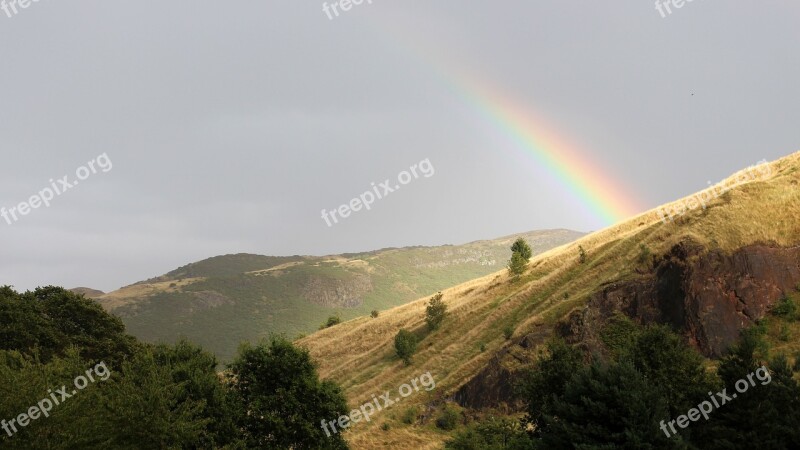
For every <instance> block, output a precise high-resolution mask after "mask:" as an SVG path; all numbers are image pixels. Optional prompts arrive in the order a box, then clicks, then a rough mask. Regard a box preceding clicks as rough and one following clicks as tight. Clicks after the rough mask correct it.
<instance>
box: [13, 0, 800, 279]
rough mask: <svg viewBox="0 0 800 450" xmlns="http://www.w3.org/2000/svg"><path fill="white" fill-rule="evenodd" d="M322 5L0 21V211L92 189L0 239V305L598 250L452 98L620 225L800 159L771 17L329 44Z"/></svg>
mask: <svg viewBox="0 0 800 450" xmlns="http://www.w3.org/2000/svg"><path fill="white" fill-rule="evenodd" d="M330 3H332V2H330ZM322 7H323V2H321V1H318V0H311V1H302V2H301V1H289V0H283V1H276V0H260V1H254V0H245V1H234V2H226V3H221V2H218V1H215V2H210V1H207V0H191V1H189V0H171V1H169V2H155V1H144V2H142V1H139V2H132V1H127V2H125V1H123V2H109V1H99V0H81V1H72V2H59V1H53V0H41V1H39V2H37V3H31V4H30V6H29V7H28V8H26V9H19V8H18V14H16V15H13V8H9V11H10V13H9V14H11V15H12V17H8V15H7V14H6V13H5V12H3V11H0V42H2V45H0V64H1V65H2V77H0V80H2V84H1V85H0V155H2V160H1V161H2V164H0V207H4V208H6V209H9V208H12V207H18V205H19V203H20V202H26V201H29V198H30V197H31V196H32V195H34V194H37V193H38V192H40V191H42V190H43V189H44V188H48V187H50V186H51V182H50V179H53V182H54V183H55V184H56V186H59V185H60V183H59V182H58V181H57V180H58V179H60V178H61V177H62V176H64V175H69V176H70V179H71V180H74V179H75V176H76V172H75V171H76V169H78V168H79V167H81V166H83V165H86V164H87V163H88V162H89V161H90V160H93V159H94V158H96V157H97V156H98V155H101V154H104V153H105V154H106V155H107V157H108V160H109V161H110V162H111V163H112V166H111V167H113V168H111V169H110V170H108V171H107V172H104V171H103V170H102V169H99V168H100V165H99V163H100V162H105V160H104V159H103V158H101V160H102V161H98V162H96V163H95V170H96V172H97V173H94V174H91V175H90V176H88V177H86V179H85V180H82V181H80V184H79V185H75V186H74V187H73V188H71V189H69V190H66V191H64V192H63V194H61V195H57V196H54V199H53V200H51V201H49V203H50V206H49V207H44V206H40V207H39V208H38V209H33V210H31V211H29V212H28V214H27V215H25V216H21V215H20V216H19V217H18V218H19V220H17V221H13V220H12V224H11V225H9V224H8V222H7V221H6V220H4V219H0V284H11V285H14V286H15V287H16V288H17V289H21V290H24V289H30V288H33V287H35V286H38V285H46V284H56V285H63V286H65V287H75V286H89V287H94V288H98V289H103V290H106V291H109V290H113V289H116V288H118V287H120V286H123V285H127V284H130V283H133V282H136V281H139V280H142V279H146V278H149V277H152V276H156V275H160V274H163V273H165V272H167V271H169V270H172V269H174V268H176V267H178V266H181V265H184V264H187V263H189V262H193V261H197V260H200V259H204V258H206V257H210V256H214V255H219V254H227V253H238V252H248V253H259V254H266V255H294V254H315V255H321V254H333V253H340V252H355V251H364V250H372V249H378V248H383V247H397V246H407V245H439V244H445V243H452V244H458V243H464V242H468V241H472V240H477V239H486V238H493V237H499V236H504V235H509V234H513V233H516V232H521V231H526V230H534V229H545V228H569V229H574V230H579V231H590V230H595V229H598V228H602V227H603V226H605V225H606V223H605V221H604V220H603V219H602V217H599V216H598V215H597V214H596V213H595V212H594V211H592V210H591V209H590V208H587V205H586V204H585V203H584V202H582V201H581V199H580V198H577V197H575V196H574V195H573V194H571V193H570V192H569V190H568V189H567V186H565V185H564V184H562V183H560V182H559V181H558V179H557V178H554V177H553V176H551V175H549V173H550V172H548V171H547V170H546V168H545V167H543V166H542V164H540V163H539V162H537V160H536V159H535V158H533V157H531V156H529V155H528V154H526V153H525V150H524V147H522V146H520V145H519V143H518V142H515V141H514V140H513V139H510V138H509V136H508V134H507V133H505V132H504V130H503V127H502V126H501V124H498V123H497V122H496V121H495V122H493V121H492V120H491V119H490V117H487V116H486V115H485V114H484V112H485V111H483V108H482V107H481V106H480V100H478V101H476V99H475V98H473V99H472V100H469V99H468V96H467V95H465V94H466V93H467V92H465V91H464V90H463V88H464V85H463V84H461V83H463V82H464V81H465V80H468V79H469V80H480V85H481V86H484V87H486V88H487V89H490V90H491V92H495V93H498V94H502V96H504V97H505V98H507V99H511V101H512V102H513V104H514V105H515V107H516V108H519V109H520V110H522V111H528V112H530V114H531V116H530V117H538V118H539V119H541V120H542V122H537V124H543V123H546V124H547V128H548V132H549V133H552V134H554V135H556V136H560V137H562V138H564V139H566V140H567V141H568V142H570V143H571V144H572V145H571V148H572V149H573V150H574V151H576V152H577V153H578V154H579V155H581V159H582V160H584V161H592V164H593V165H595V167H596V173H599V174H602V177H604V178H606V179H608V180H613V181H615V182H616V183H617V184H618V185H619V186H620V187H621V189H622V192H623V194H624V195H625V196H626V201H627V202H629V203H632V204H635V205H636V206H637V208H638V209H640V210H642V211H643V210H645V209H649V208H652V207H655V206H657V205H659V204H661V203H665V202H667V201H670V200H672V199H675V198H678V197H682V196H684V195H687V194H689V193H692V192H695V191H698V190H700V189H702V188H704V187H706V184H707V181H709V180H710V181H714V182H716V181H719V180H720V179H722V178H724V177H726V176H727V175H729V174H730V173H732V172H734V171H736V170H738V169H741V168H744V167H746V166H748V165H751V164H753V163H756V162H757V161H759V160H761V159H768V160H772V159H776V158H778V157H781V156H783V155H786V154H789V153H791V152H793V151H796V150H798V149H800V127H799V126H798V123H799V121H798V119H800V101H798V100H800V99H799V98H798V97H799V96H798V94H800V87H798V80H800V63H799V62H798V58H797V56H798V54H800V53H799V52H800V27H798V21H800V6H798V5H796V4H793V2H791V1H788V0H781V1H776V0H772V1H770V0H759V1H757V2H756V1H744V0H733V1H725V2H722V1H710V0H695V1H693V2H691V3H686V4H685V5H684V6H683V7H682V8H681V9H676V8H675V7H672V8H671V9H672V11H673V13H672V14H671V15H668V16H666V17H662V15H661V14H660V13H659V12H658V11H657V10H656V8H655V7H654V5H653V2H651V1H642V0H617V1H604V2H591V1H587V0H580V1H577V0H575V1H573V0H558V1H556V0H551V1H542V0H536V1H531V0H506V1H500V2H498V1H493V2H488V1H484V2H475V1H469V2H467V1H464V0H447V1H444V0H442V1H431V0H428V1H421V0H402V1H399V0H395V1H390V0H372V3H371V4H368V3H367V2H366V1H365V2H364V3H363V4H361V5H359V6H354V7H352V9H350V10H349V11H346V12H344V11H341V9H340V8H339V9H337V11H339V12H340V15H339V17H335V15H334V14H333V13H332V14H331V16H332V17H334V18H333V20H330V19H329V18H328V15H326V13H325V12H324V11H323V8H322ZM329 11H330V9H329ZM473 94H474V93H473ZM476 95H477V94H476ZM534 125H535V124H533V123H532V126H534ZM425 159H428V160H429V161H430V167H433V170H434V172H432V173H434V174H433V175H432V176H430V177H425V176H424V175H423V174H422V172H421V169H419V168H418V169H417V173H418V178H416V179H412V180H411V181H410V182H409V183H408V184H407V185H405V186H402V188H401V189H399V190H396V191H395V192H393V193H391V194H390V195H388V196H386V197H385V198H382V199H380V200H376V201H375V202H374V204H373V205H371V209H370V210H365V209H361V210H360V211H357V212H352V213H351V214H350V215H349V217H347V218H344V219H339V223H332V226H330V227H329V226H327V224H326V222H325V220H324V219H323V218H322V217H321V211H322V210H323V209H326V210H328V211H330V210H333V209H335V208H337V207H338V206H339V205H341V204H343V203H349V202H350V200H351V199H353V198H355V197H358V196H359V195H360V194H362V193H363V192H365V191H367V190H371V189H372V184H371V183H373V182H374V183H376V186H377V184H380V183H382V182H383V180H385V179H387V178H388V179H392V182H391V185H390V186H389V187H391V188H394V185H396V184H397V183H396V181H395V180H396V179H397V176H398V174H399V173H400V172H402V171H403V170H408V169H409V168H410V167H411V166H412V165H414V164H418V163H419V162H420V161H423V160H425ZM423 165H424V166H425V164H423ZM102 167H106V168H107V167H108V166H107V165H103V166H102ZM426 167H427V166H426ZM87 168H88V167H87ZM429 173H430V172H429ZM82 175H84V176H85V175H86V172H82ZM51 189H52V187H51ZM381 191H382V190H381ZM373 192H374V191H373ZM43 195H45V196H46V195H47V194H43ZM367 199H368V198H367ZM23 209H24V207H23ZM329 220H330V219H329Z"/></svg>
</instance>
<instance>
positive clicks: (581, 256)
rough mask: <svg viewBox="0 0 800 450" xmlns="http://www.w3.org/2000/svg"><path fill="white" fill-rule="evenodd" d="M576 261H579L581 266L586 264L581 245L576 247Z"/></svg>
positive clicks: (584, 251)
mask: <svg viewBox="0 0 800 450" xmlns="http://www.w3.org/2000/svg"><path fill="white" fill-rule="evenodd" d="M578 261H580V263H581V264H583V263H585V262H586V250H584V249H583V246H582V245H579V246H578Z"/></svg>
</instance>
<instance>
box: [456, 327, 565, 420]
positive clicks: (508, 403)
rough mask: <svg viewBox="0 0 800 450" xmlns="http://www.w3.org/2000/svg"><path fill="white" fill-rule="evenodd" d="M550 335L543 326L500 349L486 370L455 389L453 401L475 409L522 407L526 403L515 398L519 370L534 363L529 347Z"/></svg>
mask: <svg viewBox="0 0 800 450" xmlns="http://www.w3.org/2000/svg"><path fill="white" fill-rule="evenodd" d="M550 334H551V332H550V330H549V329H548V327H545V326H540V327H538V328H537V329H536V330H534V331H533V332H532V333H530V334H528V335H527V336H524V337H522V338H521V339H519V340H518V341H517V342H516V343H514V344H513V345H510V346H508V347H506V348H504V349H502V350H500V351H499V352H497V354H496V355H495V356H494V357H493V358H492V359H491V360H490V361H489V364H487V366H486V368H485V369H483V370H481V371H480V373H478V374H477V375H476V376H475V377H473V378H472V379H471V380H470V381H469V382H467V383H466V384H464V385H463V386H461V388H460V389H459V390H458V391H456V393H455V395H454V396H453V401H455V402H456V403H458V404H459V405H461V406H463V407H467V408H473V409H482V408H498V407H505V408H503V409H507V410H508V411H518V410H520V409H521V408H522V406H523V405H522V403H520V402H519V401H517V400H515V398H514V397H515V396H514V381H515V380H516V378H517V377H518V376H519V370H518V369H519V368H520V367H529V366H530V365H531V364H532V363H533V362H534V355H533V354H531V353H530V350H533V348H534V347H535V346H536V345H537V344H538V343H540V342H542V341H544V340H545V339H547V337H548V336H550Z"/></svg>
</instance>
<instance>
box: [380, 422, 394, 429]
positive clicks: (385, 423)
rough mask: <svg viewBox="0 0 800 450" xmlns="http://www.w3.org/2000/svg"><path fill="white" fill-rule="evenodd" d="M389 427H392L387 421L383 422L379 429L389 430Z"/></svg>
mask: <svg viewBox="0 0 800 450" xmlns="http://www.w3.org/2000/svg"><path fill="white" fill-rule="evenodd" d="M391 428H392V427H390V426H389V423H387V422H384V423H383V425H381V430H383V431H389V430H390V429H391Z"/></svg>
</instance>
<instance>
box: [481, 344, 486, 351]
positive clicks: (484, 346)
mask: <svg viewBox="0 0 800 450" xmlns="http://www.w3.org/2000/svg"><path fill="white" fill-rule="evenodd" d="M485 351H486V344H485V343H483V342H481V353H483V352H485Z"/></svg>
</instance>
